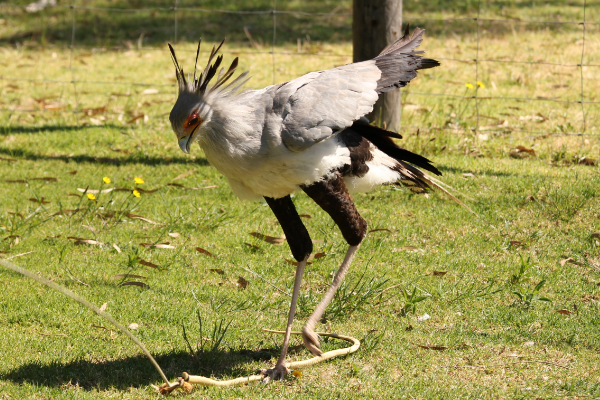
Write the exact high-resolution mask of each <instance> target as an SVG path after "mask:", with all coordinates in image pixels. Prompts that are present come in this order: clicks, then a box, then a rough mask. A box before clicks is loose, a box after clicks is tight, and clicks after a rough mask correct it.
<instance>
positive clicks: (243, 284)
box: [236, 276, 248, 290]
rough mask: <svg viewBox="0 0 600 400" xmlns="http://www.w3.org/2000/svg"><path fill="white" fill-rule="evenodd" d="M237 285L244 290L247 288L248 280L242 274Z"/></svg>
mask: <svg viewBox="0 0 600 400" xmlns="http://www.w3.org/2000/svg"><path fill="white" fill-rule="evenodd" d="M236 285H237V287H238V288H239V289H241V290H244V289H246V287H248V281H247V280H245V279H244V278H242V277H241V276H240V277H239V278H238V280H237V283H236Z"/></svg>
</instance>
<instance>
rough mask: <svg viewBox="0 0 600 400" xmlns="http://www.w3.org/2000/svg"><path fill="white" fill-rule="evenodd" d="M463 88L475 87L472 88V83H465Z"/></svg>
mask: <svg viewBox="0 0 600 400" xmlns="http://www.w3.org/2000/svg"><path fill="white" fill-rule="evenodd" d="M465 86H466V87H467V88H468V89H473V88H475V86H473V84H472V83H469V82H467V83H465Z"/></svg>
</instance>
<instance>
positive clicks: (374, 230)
mask: <svg viewBox="0 0 600 400" xmlns="http://www.w3.org/2000/svg"><path fill="white" fill-rule="evenodd" d="M384 231H385V232H392V231H390V230H389V229H387V228H378V229H371V230H370V231H369V233H373V232H384Z"/></svg>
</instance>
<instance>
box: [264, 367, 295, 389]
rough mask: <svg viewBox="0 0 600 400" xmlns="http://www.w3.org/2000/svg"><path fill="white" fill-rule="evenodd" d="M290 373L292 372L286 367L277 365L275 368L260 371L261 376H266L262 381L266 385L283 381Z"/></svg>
mask: <svg viewBox="0 0 600 400" xmlns="http://www.w3.org/2000/svg"><path fill="white" fill-rule="evenodd" d="M289 373H290V370H289V368H287V367H286V366H285V365H276V366H275V367H274V368H270V369H261V370H260V374H261V375H264V376H265V378H264V379H263V380H262V382H263V383H264V384H267V383H269V382H271V381H276V380H279V381H282V380H284V379H285V377H286V375H287V374H289Z"/></svg>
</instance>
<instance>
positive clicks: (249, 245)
mask: <svg viewBox="0 0 600 400" xmlns="http://www.w3.org/2000/svg"><path fill="white" fill-rule="evenodd" d="M244 244H245V245H246V246H248V247H252V248H253V249H254V250H260V251H264V250H263V249H261V248H260V247H258V246H255V245H253V244H250V243H246V242H244Z"/></svg>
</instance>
